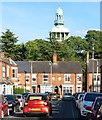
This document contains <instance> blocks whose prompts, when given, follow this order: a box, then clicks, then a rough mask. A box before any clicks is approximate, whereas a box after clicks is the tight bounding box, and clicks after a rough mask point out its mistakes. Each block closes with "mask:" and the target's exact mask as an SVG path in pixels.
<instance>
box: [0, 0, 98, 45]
mask: <svg viewBox="0 0 102 120" xmlns="http://www.w3.org/2000/svg"><path fill="white" fill-rule="evenodd" d="M49 1H50V0H49ZM59 4H60V7H61V9H62V10H63V18H64V26H65V27H67V28H68V29H69V31H70V35H72V36H73V35H74V36H77V35H79V36H81V37H83V36H85V34H86V32H87V31H88V30H93V29H95V30H99V29H100V1H96V0H93V1H92V0H90V2H88V1H85V2H82V1H81V0H80V1H72V2H70V1H68V2H67V1H64V0H62V1H61V0H56V1H55V2H53V0H52V1H50V2H47V1H46V0H45V1H39V0H38V2H37V1H33V0H29V1H27V0H20V1H19V0H17V1H16V0H15V2H14V1H13V0H11V1H9V0H8V1H7V0H2V2H1V4H0V11H1V13H0V18H1V22H0V26H1V27H0V34H1V33H2V32H5V31H6V29H10V31H11V32H13V33H14V34H15V37H16V36H17V37H18V43H26V42H27V41H30V40H34V39H44V40H45V39H46V40H47V38H48V37H49V32H50V30H51V29H52V28H53V27H54V20H55V13H56V10H57V8H58V6H59Z"/></svg>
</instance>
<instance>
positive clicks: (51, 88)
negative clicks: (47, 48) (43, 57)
mask: <svg viewBox="0 0 102 120" xmlns="http://www.w3.org/2000/svg"><path fill="white" fill-rule="evenodd" d="M49 65H50V74H51V77H50V81H51V91H52V62H51V61H50V63H49Z"/></svg>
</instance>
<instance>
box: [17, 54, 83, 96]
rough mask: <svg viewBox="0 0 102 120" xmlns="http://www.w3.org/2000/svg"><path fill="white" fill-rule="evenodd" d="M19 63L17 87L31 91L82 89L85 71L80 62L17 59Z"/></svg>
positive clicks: (76, 90)
mask: <svg viewBox="0 0 102 120" xmlns="http://www.w3.org/2000/svg"><path fill="white" fill-rule="evenodd" d="M15 62H16V64H17V65H18V81H17V82H16V87H20V88H24V89H26V90H29V91H30V92H33V93H35V92H41V93H44V92H56V93H60V94H63V93H65V92H70V93H75V92H81V91H82V88H83V86H82V83H83V73H82V69H81V64H80V62H77V61H76V62H72V61H68V62H66V61H57V54H56V53H54V54H53V61H52V62H51V61H15Z"/></svg>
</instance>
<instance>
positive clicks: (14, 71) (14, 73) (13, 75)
mask: <svg viewBox="0 0 102 120" xmlns="http://www.w3.org/2000/svg"><path fill="white" fill-rule="evenodd" d="M12 77H13V78H15V77H16V70H15V69H13V70H12Z"/></svg>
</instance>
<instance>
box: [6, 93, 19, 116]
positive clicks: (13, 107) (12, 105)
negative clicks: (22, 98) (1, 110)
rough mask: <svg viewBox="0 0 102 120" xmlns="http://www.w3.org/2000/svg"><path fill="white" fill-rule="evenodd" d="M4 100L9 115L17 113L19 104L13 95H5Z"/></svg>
mask: <svg viewBox="0 0 102 120" xmlns="http://www.w3.org/2000/svg"><path fill="white" fill-rule="evenodd" d="M5 98H6V99H7V101H8V107H9V112H10V114H12V113H14V112H18V111H19V109H20V102H19V100H18V98H17V97H16V96H15V95H5Z"/></svg>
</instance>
